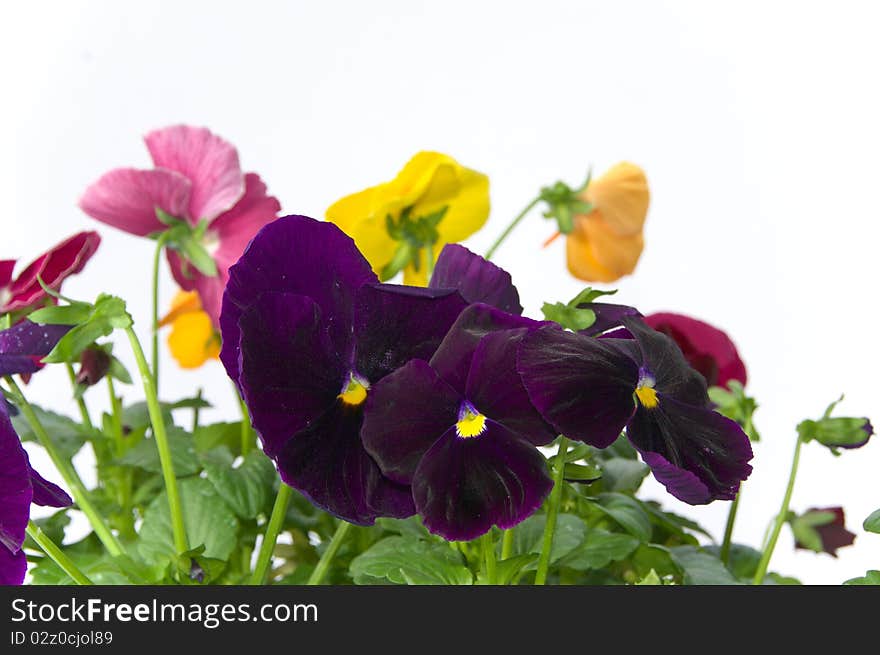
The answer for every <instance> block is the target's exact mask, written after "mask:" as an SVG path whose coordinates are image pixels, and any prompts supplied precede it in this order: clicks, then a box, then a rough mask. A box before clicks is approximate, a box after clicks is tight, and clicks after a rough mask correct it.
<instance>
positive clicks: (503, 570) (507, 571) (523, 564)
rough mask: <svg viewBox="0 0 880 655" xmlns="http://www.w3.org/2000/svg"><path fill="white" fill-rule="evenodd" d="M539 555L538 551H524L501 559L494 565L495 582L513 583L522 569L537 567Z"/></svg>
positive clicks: (500, 583) (501, 583)
mask: <svg viewBox="0 0 880 655" xmlns="http://www.w3.org/2000/svg"><path fill="white" fill-rule="evenodd" d="M539 557H540V555H539V554H538V553H525V554H524V555H514V556H513V557H508V558H507V559H505V560H501V561H500V562H498V564H497V567H496V573H495V574H496V577H497V578H498V579H497V584H499V585H509V584H513V583H514V582H515V581H516V580H518V579H519V576H520V575H522V573H523V572H524V571H527V570H530V569H536V568H537V563H538V558H539Z"/></svg>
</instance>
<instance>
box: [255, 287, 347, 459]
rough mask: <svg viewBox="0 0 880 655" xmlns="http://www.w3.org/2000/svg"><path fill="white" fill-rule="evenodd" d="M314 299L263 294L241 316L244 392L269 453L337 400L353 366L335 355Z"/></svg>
mask: <svg viewBox="0 0 880 655" xmlns="http://www.w3.org/2000/svg"><path fill="white" fill-rule="evenodd" d="M324 325H325V323H324V319H323V317H322V315H321V310H320V308H319V307H318V305H316V304H315V303H314V302H313V301H312V299H311V298H307V297H305V296H298V295H294V294H290V293H264V294H263V295H262V296H260V298H259V299H258V300H257V301H256V302H254V303H253V304H252V305H251V306H250V307H249V308H248V309H247V310H246V311H245V312H244V314H242V315H241V320H240V321H239V326H240V329H241V360H240V366H241V374H240V379H239V383H240V386H241V390H242V395H243V397H244V399H245V402H246V403H247V406H248V409H249V410H250V414H251V421H252V422H253V425H254V428H255V429H256V430H257V432H258V433H259V435H260V437H261V440H262V442H263V449H264V450H265V451H266V454H267V455H269V456H270V457H271V456H274V455H275V454H276V453H278V452H279V451H280V450H281V448H282V447H283V446H284V444H285V442H286V441H287V440H288V439H290V438H291V437H292V436H293V435H294V434H295V433H296V432H299V431H300V430H303V429H305V428H306V427H308V426H309V425H310V424H311V423H313V422H314V421H316V420H317V419H318V418H320V417H321V416H322V415H323V414H324V413H326V412H327V410H328V409H329V408H330V407H331V406H332V405H334V404H335V403H336V397H337V396H338V395H339V393H340V392H341V391H342V389H343V386H344V385H345V382H346V376H347V375H348V374H349V371H348V370H346V367H344V366H343V365H342V363H341V362H340V361H339V360H338V359H337V358H336V357H335V355H334V353H333V352H332V350H333V349H332V347H331V346H330V340H329V337H328V335H327V332H326V330H325V328H324Z"/></svg>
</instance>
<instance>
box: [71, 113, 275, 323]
mask: <svg viewBox="0 0 880 655" xmlns="http://www.w3.org/2000/svg"><path fill="white" fill-rule="evenodd" d="M145 141H146V144H147V149H148V150H149V152H150V156H151V157H152V159H153V164H154V165H155V167H154V168H152V169H147V170H142V169H136V168H117V169H115V170H112V171H110V172H108V173H105V174H104V175H103V176H102V177H101V178H100V179H99V180H98V181H97V182H95V183H94V184H92V185H91V186H90V187H89V188H88V189H86V192H85V193H84V194H83V197H82V198H81V199H80V203H79V205H80V207H81V208H82V210H83V211H84V212H85V213H87V214H88V215H89V216H91V217H92V218H95V219H97V220H99V221H101V222H103V223H107V224H108V225H112V226H113V227H117V228H119V229H121V230H125V231H126V232H130V233H131V234H136V235H138V236H147V235H151V234H155V233H157V232H162V231H164V230H166V229H168V226H167V225H166V224H164V223H162V221H160V220H159V218H158V217H157V216H156V209H157V208H158V209H161V210H162V211H163V212H165V213H166V214H169V215H170V216H173V217H174V218H177V219H180V220H183V221H186V222H187V223H189V224H190V225H192V226H196V225H198V224H199V223H200V222H201V221H205V222H206V223H207V225H208V227H207V230H206V232H205V234H204V237H203V239H202V246H204V248H205V249H206V250H207V251H208V253H209V254H210V255H211V257H212V258H213V259H214V262H215V263H216V265H217V275H216V276H209V275H205V274H203V273H200V272H199V271H198V270H196V269H195V268H194V267H193V266H191V265H189V263H188V262H186V261H185V260H184V259H182V258H181V257H180V255H179V254H178V253H177V252H175V251H173V250H171V249H169V250H168V260H169V263H170V265H171V271H172V274H173V275H174V279H175V280H176V281H177V283H178V284H179V285H180V286H181V287H183V288H184V289H186V290H187V291H192V290H196V291H198V293H199V296H200V297H201V300H202V306H203V307H204V309H205V311H206V312H207V313H208V314H209V315H210V316H211V318H212V319H213V320H214V322H215V324H216V323H217V320H218V318H219V316H220V300H221V298H222V295H223V288H224V287H225V285H226V280H227V279H228V269H229V266H230V265H232V264H233V263H234V262H235V261H236V260H237V259H238V257H239V256H240V255H241V253H242V252H243V251H244V248H245V246H246V245H247V244H248V242H249V241H250V239H251V237H253V236H254V234H256V233H257V231H258V230H259V229H260V228H261V227H262V226H263V225H265V224H266V223H269V222H271V221H273V220H275V218H276V217H277V215H278V212H279V211H280V209H281V205H280V204H279V202H278V200H277V199H275V198H274V197H272V196H269V195H267V194H266V185H265V184H263V182H262V181H261V180H260V178H259V176H258V175H256V174H255V173H246V174H245V173H242V171H241V166H240V165H239V162H238V152H237V151H236V149H235V147H234V146H233V145H232V144H230V143H229V142H227V141H225V140H223V139H221V138H220V137H218V136H216V135H215V134H213V133H212V132H211V131H210V130H208V129H205V128H197V127H190V126H187V125H175V126H172V127H166V128H163V129H160V130H155V131H153V132H150V133H149V134H147V136H146V137H145Z"/></svg>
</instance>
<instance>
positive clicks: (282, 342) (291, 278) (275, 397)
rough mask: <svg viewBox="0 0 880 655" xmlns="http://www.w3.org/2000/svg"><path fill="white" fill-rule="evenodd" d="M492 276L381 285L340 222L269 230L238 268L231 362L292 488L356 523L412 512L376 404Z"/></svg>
mask: <svg viewBox="0 0 880 655" xmlns="http://www.w3.org/2000/svg"><path fill="white" fill-rule="evenodd" d="M459 254H461V253H459ZM447 256H448V255H447ZM473 257H476V255H473ZM442 258H443V255H441V259H442ZM462 261H466V262H469V263H473V260H472V259H471V258H470V257H463V258H462ZM444 266H445V264H444ZM499 270H500V269H499ZM502 277H503V276H502ZM482 279H483V276H482V275H480V274H479V271H477V270H476V269H474V270H471V269H470V268H467V270H465V269H461V274H459V275H455V274H454V271H452V270H449V271H448V277H447V282H446V284H447V285H448V287H447V288H442V289H438V288H419V287H405V286H398V285H389V284H379V281H378V278H377V277H376V275H375V274H374V273H373V271H372V269H371V267H370V265H369V263H368V262H367V261H366V259H364V257H363V256H362V255H361V254H360V252H359V251H358V250H357V248H356V247H355V245H354V242H353V241H352V240H351V239H350V238H349V237H348V236H346V235H345V234H344V233H343V232H342V231H341V230H340V229H339V228H337V227H336V226H335V225H333V224H330V223H322V222H318V221H315V220H313V219H311V218H307V217H305V216H287V217H284V218H281V219H278V220H277V221H275V222H274V223H271V224H269V225H267V226H266V227H264V228H263V229H262V230H260V232H259V233H258V234H257V236H256V237H254V239H253V241H252V242H251V244H250V245H249V246H248V248H247V250H246V251H245V253H244V254H243V255H242V257H241V259H240V260H239V261H238V263H236V264H235V265H234V266H232V267H231V268H230V278H229V284H228V285H227V287H226V292H225V294H224V298H223V310H222V312H221V316H220V326H221V331H222V336H223V347H222V350H221V353H220V358H221V360H222V361H223V364H224V366H225V367H226V370H227V372H228V374H229V376H230V377H231V378H232V379H233V380H234V381H235V382H236V384H237V385H238V387H239V389H240V391H241V392H242V395H243V397H244V399H245V402H246V403H247V406H248V409H249V410H250V413H251V419H252V421H253V425H254V427H255V429H256V430H257V432H258V433H259V435H260V438H261V441H262V445H263V449H264V450H265V452H266V454H267V455H269V456H270V457H272V458H273V459H274V461H275V463H276V465H277V467H278V470H279V472H280V474H281V477H282V479H283V480H284V481H285V482H286V483H287V484H289V485H290V486H292V487H294V488H296V489H298V490H299V491H301V492H302V493H303V494H305V495H306V496H307V497H308V498H309V499H310V500H311V501H312V502H313V503H314V504H316V505H318V506H319V507H321V508H323V509H325V510H327V511H329V512H331V513H332V514H335V515H336V516H339V517H340V518H343V519H345V520H347V521H350V522H352V523H360V524H370V523H372V522H373V521H374V520H375V519H376V518H378V517H380V516H391V517H405V516H409V515H412V513H413V512H414V508H413V500H412V494H411V492H410V489H409V487H408V486H407V485H406V484H401V483H399V482H396V481H394V480H392V479H390V478H388V477H386V476H384V475H383V474H382V472H381V471H380V470H379V467H378V466H377V465H376V463H375V462H374V461H373V459H372V458H371V457H370V456H369V455H368V454H367V451H366V450H365V449H364V447H363V444H362V442H361V438H360V431H361V423H362V419H363V408H364V404H365V401H366V400H367V399H368V398H369V397H370V396H371V395H372V393H373V389H374V386H375V385H376V384H377V383H378V382H379V381H380V380H381V379H382V378H384V377H385V376H386V375H388V374H389V373H391V372H392V371H394V370H395V369H397V368H399V367H400V366H402V365H404V364H405V363H406V362H408V361H409V360H411V359H414V358H420V359H429V358H430V357H431V356H432V355H433V354H434V351H435V350H436V349H437V347H438V346H439V345H440V342H441V340H442V339H443V337H444V336H445V335H446V333H447V331H448V330H449V328H450V326H451V325H452V324H453V322H454V321H455V319H456V318H457V317H458V315H459V314H460V313H461V311H462V310H463V309H464V308H465V307H466V306H467V302H466V301H465V300H464V299H463V297H462V294H463V293H464V294H467V295H472V296H476V295H485V294H486V293H488V291H491V290H488V291H487V290H486V289H482V290H480V289H479V288H477V286H478V285H476V281H479V280H482ZM507 281H508V283H509V276H508V278H507ZM501 283H503V280H501V282H500V283H499V285H500V284H501ZM459 288H460V289H462V292H459V290H458V289H459ZM509 293H510V291H509V289H505V290H504V291H503V292H502V296H504V297H508V298H509ZM514 293H515V290H514ZM504 294H507V295H506V296H505V295H504Z"/></svg>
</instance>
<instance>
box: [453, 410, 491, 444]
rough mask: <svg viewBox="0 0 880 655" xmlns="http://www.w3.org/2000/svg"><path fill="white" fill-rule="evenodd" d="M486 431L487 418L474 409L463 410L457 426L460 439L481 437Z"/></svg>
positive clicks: (456, 429)
mask: <svg viewBox="0 0 880 655" xmlns="http://www.w3.org/2000/svg"><path fill="white" fill-rule="evenodd" d="M485 430H486V417H485V416H483V415H482V414H480V413H479V412H477V411H476V410H474V409H473V408H466V409H462V411H461V412H460V413H459V415H458V422H457V423H456V424H455V432H456V434H458V436H459V437H463V438H470V437H479V436H480V435H481V434H483V432H484V431H485Z"/></svg>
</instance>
